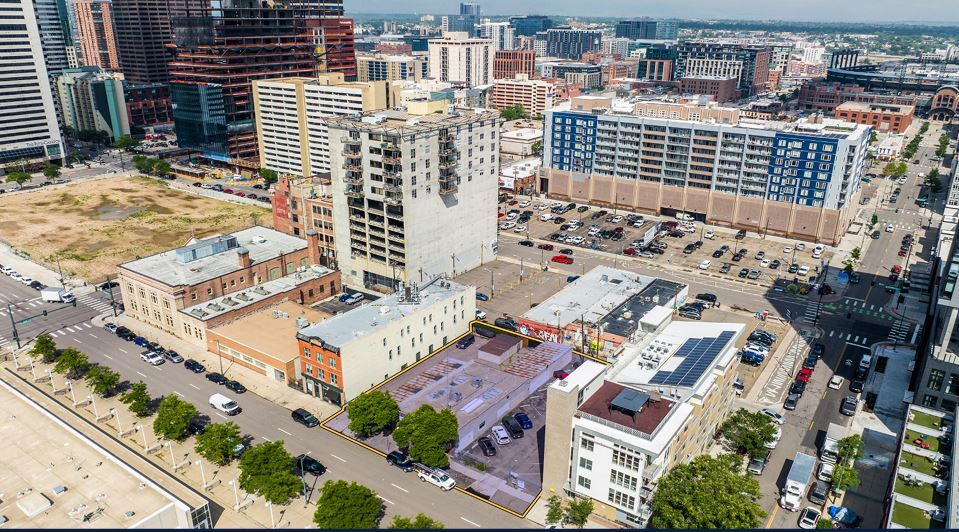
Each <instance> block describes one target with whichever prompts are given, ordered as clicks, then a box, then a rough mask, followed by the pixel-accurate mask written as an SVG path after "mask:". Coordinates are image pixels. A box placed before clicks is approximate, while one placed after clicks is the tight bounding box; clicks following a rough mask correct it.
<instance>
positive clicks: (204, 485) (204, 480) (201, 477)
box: [193, 460, 207, 490]
mask: <svg viewBox="0 0 959 532" xmlns="http://www.w3.org/2000/svg"><path fill="white" fill-rule="evenodd" d="M193 463H194V464H196V465H198V466H200V479H201V480H203V489H204V490H205V489H206V488H207V483H206V473H204V472H203V460H197V461H196V462H193Z"/></svg>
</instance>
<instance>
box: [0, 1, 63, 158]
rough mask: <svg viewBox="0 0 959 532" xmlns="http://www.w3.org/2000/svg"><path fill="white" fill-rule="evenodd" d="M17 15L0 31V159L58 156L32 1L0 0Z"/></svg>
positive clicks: (50, 95)
mask: <svg viewBox="0 0 959 532" xmlns="http://www.w3.org/2000/svg"><path fill="white" fill-rule="evenodd" d="M4 5H5V6H6V7H4V9H6V10H8V11H6V12H5V15H4V16H5V17H8V20H11V21H12V20H14V19H15V20H17V21H18V22H17V23H11V24H10V25H9V28H8V29H7V30H5V31H2V32H0V57H3V61H2V62H0V123H3V128H2V130H0V163H8V162H12V161H23V160H32V161H36V162H38V163H39V162H43V161H49V160H60V159H63V158H64V157H65V155H66V153H65V152H64V149H63V140H62V139H61V138H60V124H59V122H58V121H57V111H56V106H55V105H54V102H53V99H54V95H53V90H52V89H51V87H50V79H49V77H48V74H47V67H46V65H45V64H44V62H43V61H38V58H41V57H43V47H42V45H41V42H40V31H39V29H38V25H37V18H36V17H37V15H36V12H35V11H34V7H33V3H32V2H30V1H28V0H18V1H16V2H13V3H12V4H4Z"/></svg>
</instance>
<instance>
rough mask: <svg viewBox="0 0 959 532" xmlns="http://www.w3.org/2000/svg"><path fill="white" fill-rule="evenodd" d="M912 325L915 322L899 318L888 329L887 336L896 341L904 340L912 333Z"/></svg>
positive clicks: (913, 325)
mask: <svg viewBox="0 0 959 532" xmlns="http://www.w3.org/2000/svg"><path fill="white" fill-rule="evenodd" d="M913 327H915V324H913V323H907V322H905V321H902V320H899V321H897V322H896V323H895V325H893V326H892V328H891V329H889V336H888V338H889V339H890V340H894V341H897V342H905V341H906V340H909V338H910V336H911V335H912V329H913Z"/></svg>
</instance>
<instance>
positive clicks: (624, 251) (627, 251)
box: [623, 248, 636, 255]
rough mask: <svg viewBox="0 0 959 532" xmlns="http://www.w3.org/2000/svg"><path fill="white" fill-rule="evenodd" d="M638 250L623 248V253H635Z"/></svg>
mask: <svg viewBox="0 0 959 532" xmlns="http://www.w3.org/2000/svg"><path fill="white" fill-rule="evenodd" d="M635 254H636V250H635V249H633V248H626V249H624V250H623V255H635Z"/></svg>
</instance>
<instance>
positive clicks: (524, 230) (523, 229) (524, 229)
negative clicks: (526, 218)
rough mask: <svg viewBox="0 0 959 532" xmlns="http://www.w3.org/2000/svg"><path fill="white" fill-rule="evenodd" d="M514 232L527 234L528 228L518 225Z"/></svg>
mask: <svg viewBox="0 0 959 532" xmlns="http://www.w3.org/2000/svg"><path fill="white" fill-rule="evenodd" d="M513 231H514V232H516V233H525V232H526V226H525V225H517V226H516V229H513Z"/></svg>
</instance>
